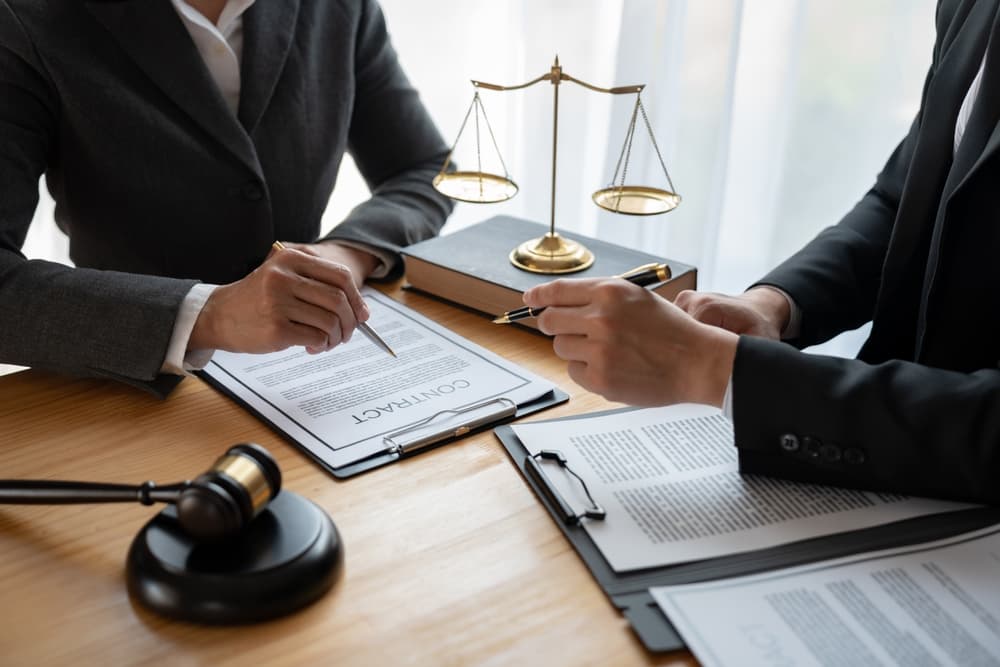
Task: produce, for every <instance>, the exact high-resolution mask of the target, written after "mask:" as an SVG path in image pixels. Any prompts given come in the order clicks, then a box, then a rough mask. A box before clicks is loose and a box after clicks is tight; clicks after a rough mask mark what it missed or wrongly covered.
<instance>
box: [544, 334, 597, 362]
mask: <svg viewBox="0 0 1000 667" xmlns="http://www.w3.org/2000/svg"><path fill="white" fill-rule="evenodd" d="M592 347H593V345H592V344H591V343H590V342H589V341H588V340H587V337H586V336H579V335H574V334H563V335H560V336H556V337H555V338H554V339H553V341H552V350H553V351H554V352H555V353H556V356H557V357H559V358H560V359H565V360H566V361H583V362H586V361H589V359H590V352H591V349H592Z"/></svg>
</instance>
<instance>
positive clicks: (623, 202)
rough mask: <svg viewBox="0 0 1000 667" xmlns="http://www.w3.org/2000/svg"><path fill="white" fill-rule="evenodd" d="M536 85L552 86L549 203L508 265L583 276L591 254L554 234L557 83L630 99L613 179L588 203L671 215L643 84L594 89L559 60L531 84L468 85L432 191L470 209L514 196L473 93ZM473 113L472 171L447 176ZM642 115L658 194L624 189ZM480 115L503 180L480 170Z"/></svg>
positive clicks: (670, 192)
mask: <svg viewBox="0 0 1000 667" xmlns="http://www.w3.org/2000/svg"><path fill="white" fill-rule="evenodd" d="M541 81H549V82H551V83H552V92H553V97H552V100H553V104H552V204H551V209H550V218H549V231H548V233H546V234H545V236H542V237H540V238H536V239H531V240H530V241H525V242H524V243H522V244H520V245H519V246H517V247H516V248H514V249H513V250H512V251H511V253H510V261H511V263H512V264H513V265H514V266H516V267H518V268H519V269H523V270H525V271H531V272H533V273H547V274H552V273H574V272H576V271H583V270H584V269H586V268H587V267H589V266H590V265H591V264H593V263H594V254H593V253H592V252H591V251H590V250H588V249H587V248H586V247H584V246H583V245H582V244H580V243H577V242H575V241H572V240H569V239H565V238H563V237H561V236H559V234H558V233H556V147H557V140H558V136H559V84H560V83H562V82H563V81H572V82H573V83H576V84H578V85H580V86H583V87H584V88H588V89H590V90H593V91H596V92H599V93H609V94H611V95H625V94H631V93H634V94H635V106H634V108H633V109H632V118H631V120H630V121H629V125H628V130H627V132H626V133H625V143H624V144H623V145H622V150H621V153H620V154H619V156H618V162H617V164H616V165H615V171H614V174H613V175H612V177H611V184H610V185H609V186H608V187H606V188H602V189H600V190H598V191H597V192H595V193H594V194H593V200H594V203H595V204H597V205H598V206H600V207H601V208H603V209H605V210H608V211H611V212H613V213H622V214H626V215H657V214H660V213H667V212H668V211H672V210H673V209H675V208H676V207H677V205H678V204H680V202H681V197H680V195H678V194H677V193H676V191H675V190H674V184H673V181H672V180H671V179H670V173H669V172H668V171H667V165H666V164H665V163H664V161H663V156H662V155H661V154H660V149H659V147H658V146H657V144H656V138H655V137H654V136H653V130H652V128H651V127H650V124H649V119H648V118H647V116H646V109H645V108H644V107H643V105H642V98H641V95H640V93H641V92H642V89H643V88H645V87H646V86H645V84H642V85H636V86H618V87H615V88H599V87H597V86H594V85H591V84H589V83H587V82H585V81H581V80H579V79H576V78H574V77H572V76H570V75H569V74H566V73H565V72H563V69H562V67H560V65H559V57H558V56H556V59H555V62H554V64H553V65H552V68H551V69H550V70H549V71H548V72H547V73H546V74H543V75H542V76H540V77H538V78H537V79H533V80H531V81H528V82H527V83H522V84H521V85H519V86H498V85H496V84H493V83H485V82H483V81H473V82H472V85H473V87H474V88H475V89H476V91H475V94H474V95H473V97H472V103H471V104H470V105H469V110H468V111H466V113H465V119H464V120H463V121H462V126H461V128H459V130H458V136H457V137H456V138H455V143H454V144H453V145H452V148H451V152H450V153H449V154H448V157H447V159H445V161H444V164H443V165H442V167H441V171H440V172H439V173H438V175H437V176H435V177H434V181H433V183H434V187H435V188H436V189H437V190H438V191H439V192H441V193H442V194H444V195H446V196H448V197H451V198H452V199H456V200H458V201H464V202H470V203H473V204H493V203H497V202H502V201H507V200H508V199H511V198H512V197H513V196H514V195H515V194H517V190H518V187H517V184H515V183H514V181H513V180H511V178H510V174H509V173H508V172H507V165H506V164H505V163H504V161H503V157H502V156H501V155H500V149H499V147H498V146H497V142H496V138H495V137H494V136H493V129H492V127H490V124H489V119H487V117H486V109H485V108H484V107H483V102H482V100H481V99H480V96H479V89H480V88H483V89H486V90H498V91H507V90H519V89H521V88H527V87H529V86H533V85H535V84H536V83H539V82H541ZM473 111H475V127H476V162H477V169H476V171H448V167H449V165H450V164H451V160H452V155H454V153H455V148H456V147H457V146H458V143H459V141H460V140H461V138H462V133H463V132H464V131H465V126H466V124H467V123H468V121H469V116H470V115H472V112H473ZM640 115H641V116H642V121H643V124H644V125H645V127H646V131H647V132H648V133H649V140H650V142H651V143H652V145H653V149H654V150H655V151H656V157H657V158H658V159H659V161H660V166H661V167H662V168H663V175H664V176H665V177H666V180H667V186H668V188H669V189H666V190H664V189H660V188H654V187H647V186H642V185H626V183H625V178H626V176H627V174H628V166H629V158H630V157H631V154H632V139H633V137H634V136H635V126H636V121H637V120H638V117H639V116H640ZM480 116H482V118H483V121H484V124H485V125H486V129H487V131H488V132H489V135H490V139H491V141H492V143H493V149H494V151H495V152H496V155H497V157H498V158H499V162H500V165H501V167H502V168H503V172H504V173H503V175H502V176H501V175H499V174H491V173H488V172H484V171H483V169H482V152H481V141H480V130H479V128H480V125H479V117H480Z"/></svg>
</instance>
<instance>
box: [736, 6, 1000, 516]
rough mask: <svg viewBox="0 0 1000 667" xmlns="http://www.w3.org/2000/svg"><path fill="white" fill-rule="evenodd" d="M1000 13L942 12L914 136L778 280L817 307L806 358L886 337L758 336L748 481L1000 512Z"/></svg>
mask: <svg viewBox="0 0 1000 667" xmlns="http://www.w3.org/2000/svg"><path fill="white" fill-rule="evenodd" d="M997 5H998V2H997V0H978V1H976V0H943V1H942V2H941V3H940V4H939V6H938V14H937V43H936V44H935V47H934V57H933V62H932V65H931V70H930V73H929V74H928V76H927V82H926V84H925V86H924V93H923V100H922V103H921V109H920V113H919V114H918V116H917V118H916V120H915V121H914V123H913V126H912V128H911V130H910V133H909V134H908V135H907V137H906V138H905V139H904V140H903V141H902V143H900V145H899V147H898V148H897V149H896V151H895V152H894V153H893V155H892V156H891V157H890V159H889V161H888V163H887V164H886V165H885V168H884V169H883V170H882V173H881V174H879V177H878V180H877V182H876V183H875V186H874V187H873V188H872V190H871V191H870V192H869V193H868V194H867V195H866V196H865V197H864V198H863V199H862V200H861V201H860V202H859V203H858V204H857V206H856V207H855V208H854V209H853V210H852V211H851V212H850V213H849V214H848V215H847V216H846V217H845V218H844V219H843V220H842V221H841V222H840V223H839V224H838V225H837V226H835V227H831V228H829V229H827V230H825V231H824V232H823V233H821V234H820V235H819V236H818V237H817V238H816V239H815V240H814V241H812V242H811V243H810V244H809V245H807V246H806V247H805V248H804V249H803V250H801V251H800V252H799V253H798V254H796V255H795V256H794V257H792V258H791V259H789V260H788V261H787V262H785V263H784V264H783V265H782V266H780V267H778V268H777V269H776V270H775V271H774V272H772V273H771V274H770V275H769V276H767V277H766V278H765V279H764V281H763V282H765V283H769V284H773V285H777V286H779V287H781V288H783V289H785V290H786V291H787V292H788V293H789V294H791V296H792V297H793V298H794V299H795V300H796V302H797V303H798V304H799V305H800V306H801V307H802V309H803V318H802V335H801V337H800V338H799V339H798V340H796V341H792V343H793V344H795V345H796V346H799V347H803V346H806V345H812V344H814V343H817V342H820V341H823V340H826V339H828V338H830V337H831V336H833V335H835V334H836V333H839V332H840V331H845V330H848V329H853V328H855V327H857V326H860V325H861V324H862V323H864V322H866V321H869V320H871V321H872V323H873V324H872V332H871V336H870V338H869V339H868V341H867V342H866V344H865V346H864V348H863V349H862V350H861V353H860V355H859V359H857V360H851V359H837V358H830V357H820V356H814V355H807V354H800V353H798V352H797V351H796V350H795V349H793V348H792V347H791V346H789V345H786V344H782V343H776V342H773V341H765V340H761V339H753V338H742V339H741V340H740V344H739V347H738V350H737V355H736V363H735V368H734V372H733V409H734V423H735V429H736V441H737V446H738V447H739V448H740V462H741V467H742V469H743V470H744V471H747V472H757V473H765V474H771V475H779V476H783V477H791V478H795V479H801V480H808V481H815V482H824V483H829V484H836V485H844V486H846V485H850V486H857V487H863V488H868V489H874V490H882V491H897V492H903V493H911V494H918V495H927V496H941V497H950V498H958V499H969V500H976V501H982V502H990V503H1000V369H998V363H1000V308H998V305H1000V261H998V260H997V255H998V253H1000V190H998V183H1000V124H998V121H1000V20H997V21H995V20H994V16H995V14H996V11H997ZM991 34H992V41H991ZM987 43H989V51H990V57H989V58H988V59H987V61H986V69H985V71H984V76H983V82H982V88H981V89H980V92H979V97H978V99H977V102H976V105H975V106H974V107H973V111H972V115H971V117H970V119H969V124H968V127H967V129H966V132H965V135H964V138H963V140H962V143H961V145H960V147H959V150H958V152H957V153H955V154H954V156H953V143H954V136H955V122H956V118H957V116H958V111H959V108H960V107H961V104H962V100H963V98H964V96H965V93H966V91H967V90H968V89H969V85H970V84H971V82H972V79H973V77H974V76H975V74H976V71H977V70H978V69H979V66H980V64H981V63H982V62H983V54H984V53H985V52H986V51H987Z"/></svg>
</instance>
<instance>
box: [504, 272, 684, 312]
mask: <svg viewBox="0 0 1000 667" xmlns="http://www.w3.org/2000/svg"><path fill="white" fill-rule="evenodd" d="M615 278H622V279H623V280H627V281H629V282H630V283H632V284H633V285H638V286H639V287H647V286H649V285H655V284H657V283H662V282H663V281H665V280H669V279H670V267H669V266H667V265H666V264H643V265H642V266H637V267H636V268H634V269H632V270H631V271H626V272H625V273H622V274H619V275H617V276H615ZM543 310H545V307H544V306H542V307H540V308H531V307H530V306H524V307H523V308H517V309H516V310H511V311H508V312H506V313H504V314H503V315H500V316H498V317H496V318H495V319H494V320H493V324H510V323H511V322H517V321H518V320H523V319H526V318H528V317H538V316H539V315H541V314H542V311H543Z"/></svg>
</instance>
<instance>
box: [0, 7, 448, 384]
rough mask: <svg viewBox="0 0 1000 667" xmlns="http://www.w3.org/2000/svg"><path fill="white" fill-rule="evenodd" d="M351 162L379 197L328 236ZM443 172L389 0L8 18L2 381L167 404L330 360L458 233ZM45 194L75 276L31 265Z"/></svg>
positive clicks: (34, 10)
mask: <svg viewBox="0 0 1000 667" xmlns="http://www.w3.org/2000/svg"><path fill="white" fill-rule="evenodd" d="M345 153H350V154H351V156H352V157H353V158H354V160H355V162H356V163H357V165H358V168H359V170H360V172H361V174H362V175H363V176H364V178H365V180H366V182H367V184H368V185H369V187H370V189H371V193H372V194H371V198H370V199H368V200H367V201H365V202H364V203H362V204H360V205H359V206H358V207H356V208H355V209H354V210H353V211H351V213H350V214H349V215H348V217H347V218H346V220H344V221H343V222H342V223H341V224H340V225H338V226H337V227H335V228H334V229H333V231H332V232H330V233H329V234H328V235H326V236H324V237H322V238H319V229H320V219H321V216H322V213H323V211H324V209H325V207H326V205H327V202H328V200H329V198H330V194H331V192H332V190H333V187H334V182H335V180H336V176H337V170H338V167H339V165H340V163H341V160H342V159H343V157H344V155H345ZM446 154H447V147H446V146H445V144H444V143H443V141H442V139H441V137H440V135H439V133H438V132H437V130H436V128H435V127H434V125H433V123H432V121H431V120H430V117H429V115H428V113H427V111H426V110H425V109H424V107H423V105H422V104H421V102H420V100H419V98H418V95H417V92H416V91H415V90H414V89H413V87H412V86H411V85H410V83H409V82H408V81H407V79H406V77H405V75H404V74H403V72H402V70H401V68H400V65H399V63H398V62H397V57H396V54H395V52H394V50H393V48H392V46H391V44H390V40H389V36H388V34H387V31H386V26H385V21H384V18H383V16H382V13H381V10H380V8H379V7H378V5H377V4H376V2H375V1H374V0H256V1H255V0H187V1H185V0H117V1H98V0H45V1H42V2H38V1H37V0H0V362H3V363H13V364H21V365H26V366H35V367H42V368H48V369H54V370H57V371H61V372H66V373H72V374H76V375H85V376H99V377H110V378H115V379H117V380H121V381H124V382H128V383H130V384H134V385H137V386H140V387H143V388H146V389H149V390H152V391H154V392H156V393H158V394H161V395H165V394H166V393H168V392H169V391H170V390H171V389H172V388H173V387H174V386H175V385H176V384H177V383H178V382H179V381H180V379H181V377H182V375H181V374H182V373H183V372H184V371H185V369H191V368H197V367H198V366H199V365H203V364H204V363H205V362H206V361H207V358H208V356H210V354H211V352H212V351H213V350H216V349H224V350H231V351H243V352H267V351H274V350H280V349H284V348H286V347H289V346H292V345H304V346H306V347H307V348H308V349H309V350H310V351H313V352H318V351H321V350H326V349H329V348H330V347H332V346H334V345H336V344H338V343H339V342H341V341H343V340H346V339H347V338H349V337H350V336H351V334H352V332H353V330H354V328H355V326H356V324H357V323H358V321H363V320H364V319H366V318H367V317H368V312H367V309H366V306H365V305H364V302H363V300H362V298H361V295H360V292H359V290H358V287H359V286H360V285H361V284H362V283H363V282H364V281H365V279H366V278H368V277H376V278H377V277H384V278H394V277H397V276H398V275H399V274H400V273H401V272H402V260H401V258H400V256H399V250H400V248H402V247H403V246H406V245H408V244H410V243H413V242H415V241H419V240H422V239H425V238H428V237H430V236H432V235H434V234H436V233H437V232H438V230H439V229H440V228H441V226H442V225H443V224H444V221H445V219H446V217H447V215H448V214H449V213H450V211H451V207H452V205H451V203H450V202H449V200H448V199H446V198H445V197H443V196H441V195H439V194H438V193H437V192H436V191H435V190H434V189H433V187H432V186H431V179H432V178H433V176H434V174H436V173H437V171H438V168H439V166H440V165H441V164H442V162H443V161H444V158H445V156H446ZM42 175H44V176H45V178H46V181H47V184H48V187H49V190H50V191H51V193H52V195H53V197H54V199H55V201H56V213H55V217H56V221H57V223H58V225H59V226H60V228H61V229H63V230H64V231H65V232H66V233H67V234H68V235H69V240H70V256H71V258H72V260H73V262H74V264H75V267H67V266H63V265H60V264H56V263H52V262H46V261H40V260H29V259H26V258H25V257H24V256H23V255H22V254H21V252H20V248H21V246H22V244H23V243H24V239H25V235H26V233H27V230H28V226H29V224H30V221H31V219H32V216H33V212H34V210H35V207H36V206H37V199H38V182H39V178H40V177H41V176H42ZM275 240H281V241H283V242H285V244H286V245H287V246H288V248H289V250H287V251H283V252H279V253H269V251H270V248H271V246H272V242H273V241H275Z"/></svg>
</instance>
